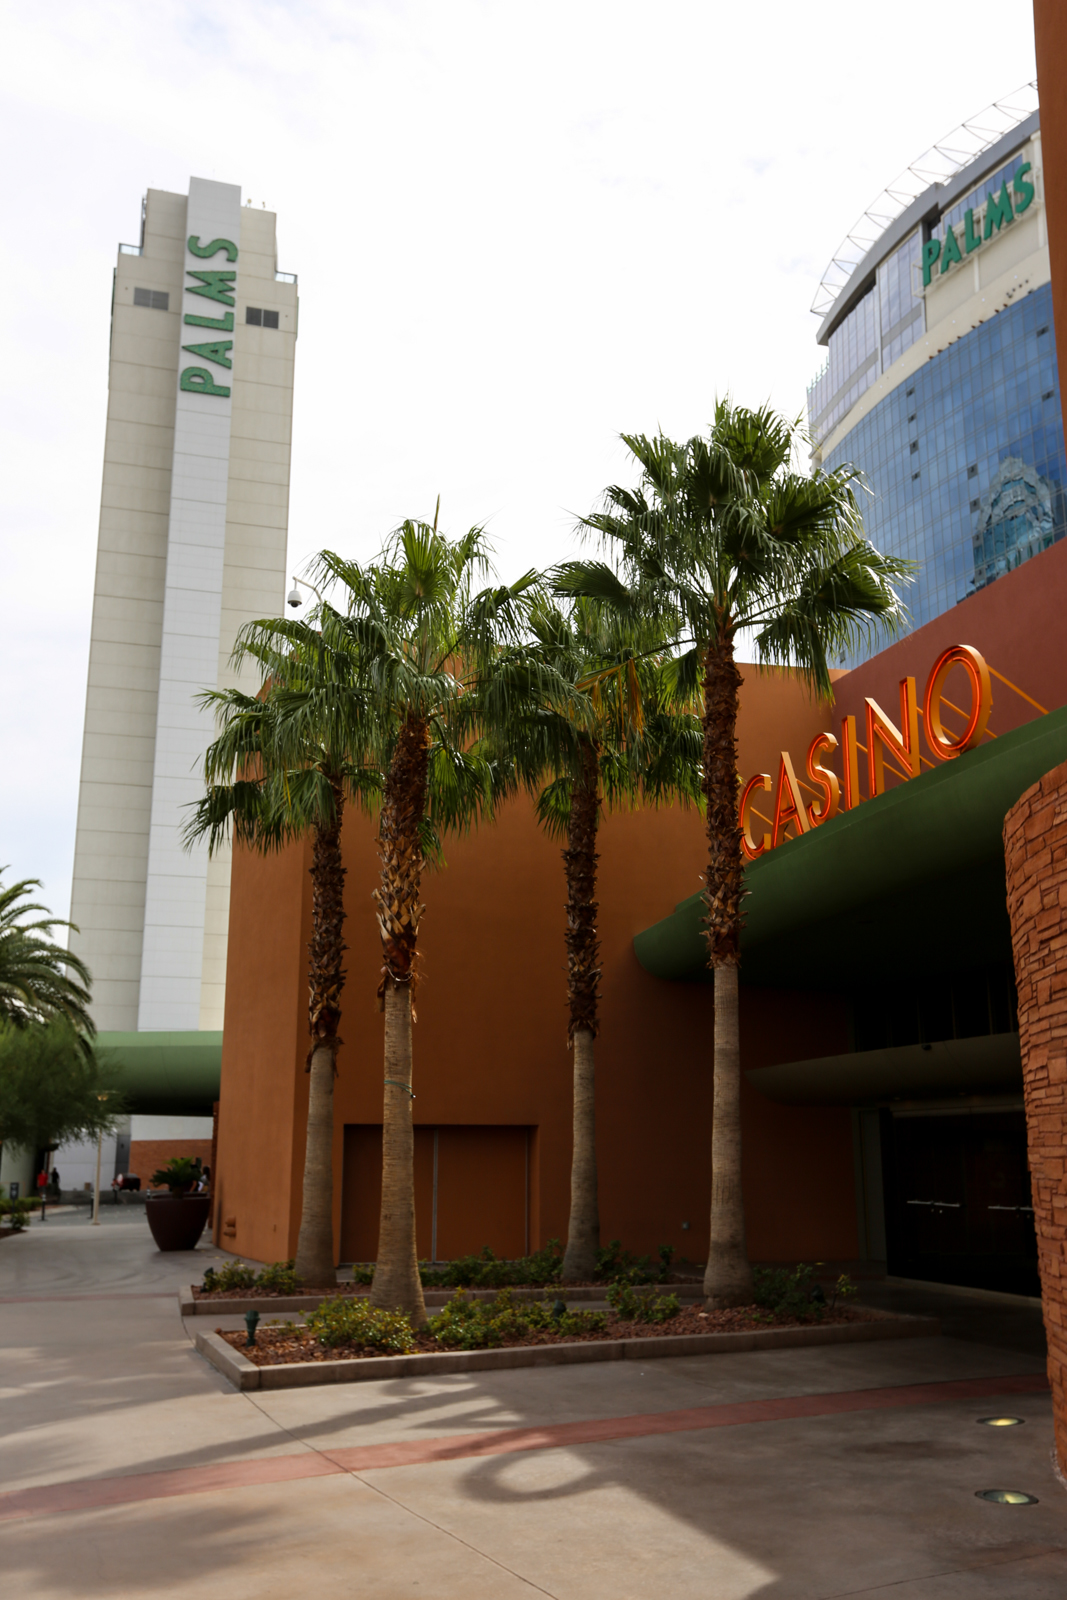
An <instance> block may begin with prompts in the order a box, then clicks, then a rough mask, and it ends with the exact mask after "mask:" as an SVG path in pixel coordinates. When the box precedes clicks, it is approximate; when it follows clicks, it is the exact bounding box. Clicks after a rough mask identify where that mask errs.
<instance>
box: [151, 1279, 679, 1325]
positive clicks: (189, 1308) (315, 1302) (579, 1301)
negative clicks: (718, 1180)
mask: <svg viewBox="0 0 1067 1600" xmlns="http://www.w3.org/2000/svg"><path fill="white" fill-rule="evenodd" d="M339 1287H343V1286H342V1285H339ZM641 1287H642V1288H645V1287H646V1285H644V1284H642V1285H641ZM647 1287H648V1288H651V1289H652V1290H653V1292H654V1293H656V1294H676V1295H677V1296H678V1298H679V1300H680V1301H681V1303H682V1305H683V1306H685V1305H696V1304H697V1303H698V1302H700V1301H702V1300H703V1298H704V1294H703V1290H702V1289H701V1288H700V1285H699V1284H694V1285H692V1286H690V1285H689V1284H684V1283H683V1284H678V1283H664V1284H658V1283H654V1284H650V1285H647ZM465 1292H466V1294H467V1297H468V1299H470V1300H492V1299H493V1298H494V1297H495V1296H496V1295H497V1294H499V1292H500V1291H499V1290H498V1289H468V1290H466V1291H465ZM607 1292H608V1285H607V1284H603V1285H600V1284H589V1285H582V1286H581V1287H580V1288H577V1289H564V1288H563V1286H562V1285H558V1286H556V1287H555V1289H554V1291H553V1286H552V1285H549V1286H548V1287H547V1288H544V1289H513V1290H512V1294H513V1295H514V1297H515V1299H516V1300H518V1301H522V1300H543V1299H544V1298H545V1296H546V1295H549V1296H551V1297H552V1298H553V1299H555V1298H556V1297H557V1296H558V1297H559V1298H560V1299H561V1300H565V1301H566V1302H567V1304H568V1305H584V1304H586V1303H589V1304H594V1305H603V1304H604V1303H605V1298H604V1297H605V1295H606V1294H607ZM369 1293H370V1289H369V1288H367V1289H361V1290H360V1291H359V1295H363V1296H366V1295H367V1294H369ZM455 1293H456V1290H455V1289H427V1290H425V1291H424V1293H423V1297H422V1298H423V1302H424V1304H426V1305H427V1306H434V1307H435V1308H436V1307H437V1306H443V1305H446V1304H447V1302H448V1301H449V1300H451V1298H452V1296H453V1295H454V1294H455ZM359 1295H355V1296H353V1297H352V1298H354V1299H356V1298H358V1297H359ZM332 1298H333V1296H332V1295H329V1294H290V1295H278V1296H277V1297H276V1298H269V1299H268V1298H267V1297H266V1296H265V1295H258V1296H254V1297H252V1298H241V1297H240V1296H238V1295H235V1296H234V1297H233V1299H232V1300H202V1299H201V1300H198V1299H197V1297H196V1296H195V1295H194V1294H193V1291H192V1287H191V1286H190V1287H183V1288H181V1289H179V1290H178V1311H179V1314H180V1315H181V1316H183V1317H207V1316H216V1317H243V1316H244V1314H245V1312H246V1311H252V1310H255V1311H259V1312H260V1313H261V1314H262V1315H263V1316H267V1315H273V1314H274V1313H275V1312H279V1311H314V1310H315V1309H316V1307H317V1306H320V1305H321V1304H322V1302H323V1301H324V1300H330V1299H332ZM346 1298H347V1297H346Z"/></svg>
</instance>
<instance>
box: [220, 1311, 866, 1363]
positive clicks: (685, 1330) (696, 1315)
mask: <svg viewBox="0 0 1067 1600" xmlns="http://www.w3.org/2000/svg"><path fill="white" fill-rule="evenodd" d="M870 1320H871V1319H870V1316H869V1314H868V1313H866V1312H863V1311H857V1310H854V1309H852V1308H851V1307H850V1308H848V1309H846V1310H837V1311H833V1312H827V1313H826V1315H824V1316H823V1317H822V1318H821V1319H820V1320H819V1322H818V1323H816V1322H815V1321H814V1319H813V1320H812V1321H811V1322H810V1323H806V1324H799V1323H797V1321H796V1319H795V1318H793V1319H790V1318H788V1317H776V1316H774V1315H772V1314H771V1313H770V1312H766V1311H761V1310H760V1309H759V1307H758V1306H741V1307H738V1308H735V1309H733V1310H730V1311H698V1310H697V1309H696V1308H695V1307H692V1306H687V1307H683V1309H682V1310H681V1311H679V1312H678V1313H677V1315H676V1316H673V1317H670V1318H669V1319H668V1320H667V1321H666V1322H659V1323H647V1322H626V1321H624V1320H622V1319H621V1318H618V1317H613V1316H610V1315H609V1316H608V1317H607V1319H606V1326H605V1327H604V1328H603V1329H596V1330H593V1331H589V1332H582V1333H566V1334H559V1333H552V1332H550V1331H549V1330H548V1329H546V1328H534V1329H531V1330H530V1331H529V1332H528V1333H526V1334H525V1335H523V1336H521V1337H512V1338H505V1339H502V1340H501V1342H500V1344H499V1345H496V1346H494V1347H493V1348H496V1349H521V1348H523V1347H527V1346H530V1345H563V1344H586V1343H591V1342H595V1341H596V1342H600V1341H606V1340H613V1339H651V1338H662V1337H664V1336H668V1337H669V1336H674V1337H679V1336H682V1335H687V1334H690V1335H691V1334H707V1333H743V1332H749V1331H751V1330H753V1329H756V1328H768V1327H798V1326H811V1327H814V1326H820V1327H825V1326H827V1325H828V1324H830V1325H832V1324H835V1323H843V1322H869V1321H870ZM215 1332H216V1333H217V1334H218V1335H219V1337H220V1338H221V1339H224V1340H225V1341H226V1343H227V1344H229V1345H232V1346H233V1348H234V1349H235V1350H239V1351H240V1352H241V1354H242V1355H243V1356H244V1357H245V1358H246V1360H248V1361H251V1362H253V1363H254V1364H255V1365H256V1366H257V1367H273V1366H278V1365H279V1364H280V1363H289V1362H294V1361H338V1360H342V1361H367V1360H377V1359H378V1357H379V1356H380V1355H381V1351H380V1350H377V1349H374V1348H369V1347H368V1348H364V1349H360V1348H358V1347H356V1346H353V1345H334V1346H333V1347H332V1348H328V1347H327V1346H325V1345H322V1344H320V1343H319V1341H318V1340H317V1339H316V1338H315V1337H314V1335H313V1334H312V1333H311V1332H310V1331H309V1330H308V1329H306V1328H301V1327H298V1326H296V1325H292V1326H290V1327H281V1328H271V1327H267V1328H263V1327H261V1328H260V1329H259V1331H258V1332H257V1334H256V1343H255V1344H254V1345H252V1346H248V1345H247V1343H246V1335H245V1334H244V1333H241V1332H226V1331H224V1330H223V1329H222V1328H216V1330H215ZM453 1348H454V1346H452V1345H446V1344H442V1343H441V1341H440V1340H439V1339H437V1338H435V1337H434V1335H433V1334H432V1333H429V1332H422V1333H416V1334H415V1350H414V1351H413V1352H412V1354H423V1355H426V1354H429V1353H430V1352H431V1351H436V1350H451V1349H453Z"/></svg>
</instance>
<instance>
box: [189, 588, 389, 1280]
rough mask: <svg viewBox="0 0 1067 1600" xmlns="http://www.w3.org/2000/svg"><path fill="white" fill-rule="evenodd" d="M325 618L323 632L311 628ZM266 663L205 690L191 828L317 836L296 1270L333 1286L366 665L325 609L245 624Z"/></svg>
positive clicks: (277, 838) (192, 834)
mask: <svg viewBox="0 0 1067 1600" xmlns="http://www.w3.org/2000/svg"><path fill="white" fill-rule="evenodd" d="M316 621H317V624H318V625H317V626H316V625H315V622H316ZM248 659H251V660H254V661H256V662H258V663H259V666H260V669H261V671H262V674H263V688H262V689H261V691H260V693H259V694H258V695H249V694H245V693H244V692H243V691H241V690H239V689H217V690H211V691H209V692H206V693H204V694H202V695H201V696H200V697H199V699H200V703H201V704H202V705H203V706H205V707H206V708H208V709H210V710H212V711H213V712H214V713H215V717H216V723H217V727H218V730H219V731H218V737H217V738H216V739H215V740H214V742H213V743H212V745H211V746H210V748H209V749H208V751H207V753H206V755H205V757H204V780H205V785H206V793H205V795H204V798H203V799H202V800H201V801H200V803H199V805H198V806H197V807H196V809H195V811H194V812H193V815H192V818H191V820H190V822H189V823H188V825H187V827H186V830H185V838H186V842H187V844H191V843H193V842H194V841H195V840H197V839H201V838H206V839H207V841H208V848H209V850H210V851H214V850H215V849H217V848H218V847H219V846H220V845H221V844H222V843H223V841H224V840H226V839H227V838H229V837H230V835H231V834H232V836H233V838H234V839H235V840H236V841H237V842H238V843H241V844H244V845H246V846H249V847H250V848H252V849H253V850H257V851H259V852H261V853H264V854H267V853H269V852H271V851H274V850H277V849H280V848H281V847H282V846H283V845H285V844H287V843H289V842H291V841H292V840H294V839H303V838H310V840H311V847H312V859H311V897H312V898H311V907H312V911H311V944H310V947H309V961H308V1027H309V1032H310V1036H311V1043H310V1047H309V1049H308V1055H307V1071H308V1073H309V1075H310V1082H309V1090H308V1124H307V1140H306V1145H305V1153H304V1180H303V1208H302V1211H301V1217H300V1231H299V1235H298V1240H297V1249H296V1263H295V1270H296V1275H297V1277H298V1279H299V1280H300V1281H301V1282H302V1283H307V1284H314V1285H329V1284H333V1283H335V1282H336V1279H337V1268H336V1261H337V1257H336V1255H335V1253H334V1242H333V1081H334V1077H335V1075H336V1071H337V1067H336V1060H337V1050H338V1046H339V1044H340V1040H339V1038H338V1027H339V1024H340V1020H341V992H342V990H343V988H344V982H345V971H344V965H343V957H344V951H345V943H344V919H345V909H344V879H345V869H344V865H343V862H342V856H341V827H342V823H343V820H344V812H345V806H346V803H348V802H353V801H354V802H355V803H357V804H360V805H364V806H366V805H369V804H370V803H371V802H372V800H373V798H374V796H375V795H376V794H377V792H378V790H379V788H380V775H379V773H378V771H377V770H376V768H374V767H373V766H372V765H370V764H368V761H367V758H366V757H367V747H368V717H369V714H368V705H367V691H366V686H365V684H364V682H363V677H362V671H361V662H360V660H359V657H358V654H357V653H356V652H355V651H354V650H353V648H352V641H351V639H350V637H349V634H348V632H347V631H346V629H345V627H344V622H343V619H342V618H341V617H339V616H338V615H337V613H336V612H334V611H333V610H332V609H331V608H330V607H329V606H322V607H320V608H319V614H318V616H317V618H316V619H315V620H314V621H313V620H312V619H306V618H301V619H299V620H296V619H287V618H284V617H281V618H271V619H267V620H265V621H259V622H251V623H249V624H248V625H247V626H246V627H245V628H243V629H242V631H241V633H240V635H239V637H238V640H237V643H236V645H235V647H234V652H233V662H234V664H235V665H238V666H239V665H240V664H241V663H242V662H244V661H246V660H248Z"/></svg>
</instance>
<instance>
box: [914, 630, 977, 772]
mask: <svg viewBox="0 0 1067 1600" xmlns="http://www.w3.org/2000/svg"><path fill="white" fill-rule="evenodd" d="M953 667H962V668H963V670H964V671H965V672H966V674H967V677H968V678H969V679H970V684H971V710H970V715H969V716H968V718H967V726H966V727H965V728H964V730H963V732H962V733H961V734H953V733H952V731H951V730H949V731H948V732H946V731H945V728H944V727H943V725H942V722H941V694H942V691H943V689H944V687H945V679H946V678H947V677H948V675H949V673H950V672H951V671H952V668H953ZM992 709H993V686H992V684H991V683H990V681H989V668H988V667H987V666H986V664H985V660H984V658H983V657H982V656H980V655H979V654H978V651H977V650H975V649H973V648H972V647H971V646H970V645H969V644H954V645H951V646H950V647H949V649H948V650H944V651H942V653H941V655H939V656H938V658H937V660H936V661H935V662H934V666H933V671H932V672H931V673H930V676H929V678H928V679H927V680H926V693H925V695H924V696H923V722H924V723H925V724H926V742H927V744H928V745H929V746H930V749H931V750H932V751H933V753H934V755H935V756H938V757H940V759H941V760H942V761H951V760H952V758H953V756H961V755H962V754H963V752H964V751H965V750H973V749H974V747H975V746H976V745H978V744H980V743H981V741H982V736H983V734H984V733H985V730H986V723H987V722H988V721H989V713H990V712H991V711H992Z"/></svg>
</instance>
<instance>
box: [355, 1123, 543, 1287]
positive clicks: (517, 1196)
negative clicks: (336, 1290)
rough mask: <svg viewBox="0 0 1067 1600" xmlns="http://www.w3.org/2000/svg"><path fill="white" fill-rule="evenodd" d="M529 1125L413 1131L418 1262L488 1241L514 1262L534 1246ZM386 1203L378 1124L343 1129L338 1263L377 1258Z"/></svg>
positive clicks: (473, 1249)
mask: <svg viewBox="0 0 1067 1600" xmlns="http://www.w3.org/2000/svg"><path fill="white" fill-rule="evenodd" d="M530 1142H531V1141H530V1129H529V1128H523V1127H518V1128H516V1127H458V1126H456V1125H454V1124H453V1125H450V1126H443V1127H437V1128H428V1127H416V1129H415V1237H416V1241H417V1247H418V1252H419V1258H420V1260H433V1261H451V1260H453V1259H454V1258H455V1257H456V1256H465V1255H477V1254H478V1252H479V1251H480V1250H481V1249H482V1248H483V1246H485V1245H488V1246H489V1248H490V1249H491V1250H492V1251H493V1252H494V1254H496V1255H498V1256H504V1257H506V1258H508V1259H514V1258H515V1257H516V1256H522V1255H526V1254H527V1253H528V1251H529V1248H530V1221H529V1217H530V1208H529V1192H530ZM381 1204H382V1129H381V1124H380V1123H349V1124H347V1125H346V1127H345V1147H344V1176H343V1180H342V1190H341V1260H342V1261H374V1260H375V1259H376V1258H377V1255H378V1224H379V1218H380V1213H381Z"/></svg>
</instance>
